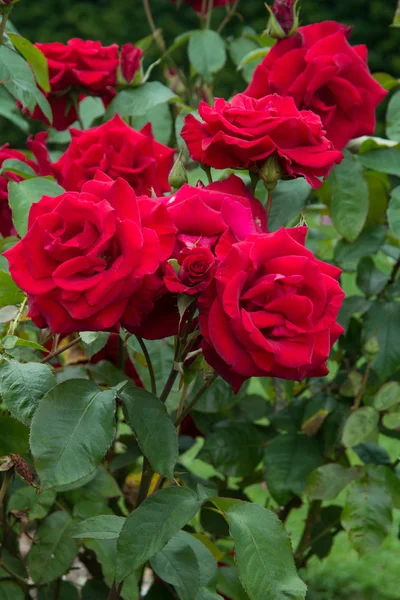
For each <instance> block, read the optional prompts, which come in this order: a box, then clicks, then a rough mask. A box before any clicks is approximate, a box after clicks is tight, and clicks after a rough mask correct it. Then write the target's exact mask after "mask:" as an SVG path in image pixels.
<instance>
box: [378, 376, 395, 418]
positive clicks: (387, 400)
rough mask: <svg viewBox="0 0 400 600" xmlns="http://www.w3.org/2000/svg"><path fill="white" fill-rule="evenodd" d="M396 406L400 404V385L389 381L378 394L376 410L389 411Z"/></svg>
mask: <svg viewBox="0 0 400 600" xmlns="http://www.w3.org/2000/svg"><path fill="white" fill-rule="evenodd" d="M396 404H400V383H398V382H397V381H389V382H388V383H385V384H384V385H383V386H382V387H381V388H380V389H379V390H378V391H377V393H376V395H375V398H374V406H375V408H376V410H379V411H380V410H387V409H388V408H391V407H392V406H395V405H396Z"/></svg>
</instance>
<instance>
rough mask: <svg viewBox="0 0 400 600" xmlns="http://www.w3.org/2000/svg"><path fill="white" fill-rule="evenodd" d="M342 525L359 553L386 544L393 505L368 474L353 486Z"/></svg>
mask: <svg viewBox="0 0 400 600" xmlns="http://www.w3.org/2000/svg"><path fill="white" fill-rule="evenodd" d="M341 520H342V525H343V527H344V528H345V529H346V531H347V532H348V533H349V538H350V542H351V543H352V545H353V546H354V548H355V549H356V550H357V551H358V552H359V553H360V554H367V553H368V552H371V551H372V550H374V549H375V548H377V547H378V546H380V544H381V543H382V542H383V541H384V539H385V538H386V537H387V535H388V534H389V532H390V529H391V526H392V504H391V500H390V496H389V494H388V492H387V491H386V489H385V488H384V487H383V486H382V484H381V483H380V482H378V481H375V480H374V479H373V478H372V477H371V476H369V475H365V477H363V478H362V479H360V480H359V481H353V483H352V484H351V485H350V487H349V490H348V494H347V499H346V502H345V505H344V507H343V512H342V518H341Z"/></svg>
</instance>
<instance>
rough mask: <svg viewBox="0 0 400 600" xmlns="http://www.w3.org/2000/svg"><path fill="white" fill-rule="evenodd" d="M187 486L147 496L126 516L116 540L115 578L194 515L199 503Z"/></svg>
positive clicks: (159, 547) (143, 559)
mask: <svg viewBox="0 0 400 600" xmlns="http://www.w3.org/2000/svg"><path fill="white" fill-rule="evenodd" d="M201 504H202V503H201V501H200V500H199V499H198V497H197V495H196V494H195V493H194V492H193V491H192V490H189V489H188V488H178V487H173V488H167V489H164V490H160V491H159V492H155V493H154V494H152V495H151V496H149V497H148V498H147V499H146V500H145V501H144V502H143V504H141V505H140V506H139V508H137V509H136V510H134V511H133V512H132V513H131V514H130V515H129V516H128V517H127V519H126V521H125V524H124V526H123V528H122V532H121V535H120V537H119V539H118V542H117V549H118V552H117V578H118V581H122V580H123V579H125V578H126V577H127V576H128V575H130V573H132V572H133V571H135V569H137V568H138V567H140V566H141V565H143V564H144V563H145V562H146V561H147V560H148V559H149V558H151V557H152V556H154V555H155V554H156V553H157V552H159V551H160V550H162V548H163V547H164V546H165V545H166V544H167V542H168V541H169V540H170V539H171V538H172V536H173V535H175V534H176V533H177V532H178V531H180V530H181V529H182V527H184V526H185V525H186V524H187V523H188V522H189V521H190V520H191V519H193V517H194V516H195V515H196V513H197V512H198V510H199V509H200V507H201Z"/></svg>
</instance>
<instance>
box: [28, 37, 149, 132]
mask: <svg viewBox="0 0 400 600" xmlns="http://www.w3.org/2000/svg"><path fill="white" fill-rule="evenodd" d="M36 47H37V48H39V50H41V52H42V53H43V54H44V56H45V57H46V59H47V63H48V67H49V79H50V92H48V93H46V94H45V95H46V97H47V99H48V101H49V102H50V106H51V109H52V112H53V123H52V124H53V127H55V129H58V130H63V129H67V128H68V127H69V126H70V125H71V124H72V123H74V121H76V120H77V119H78V114H77V103H78V101H79V100H82V99H83V98H84V97H85V96H87V95H90V96H99V97H100V98H101V99H102V100H103V103H104V105H105V106H107V105H108V104H109V103H110V101H111V100H112V98H113V97H114V96H115V93H116V92H115V87H116V85H117V70H118V67H119V66H120V67H121V72H122V75H123V76H124V78H125V80H126V81H127V82H128V83H130V82H131V81H132V80H133V78H134V75H135V73H136V72H137V71H138V70H139V68H140V61H141V58H142V55H143V51H142V50H141V49H140V48H136V47H135V46H133V45H132V44H125V45H124V46H123V47H122V49H121V54H120V56H119V51H118V46H117V44H112V45H111V46H102V45H101V43H100V42H95V41H91V40H86V41H85V40H81V39H78V38H74V39H72V40H69V42H67V44H66V45H65V44H61V43H60V42H52V43H47V44H36ZM28 114H29V113H28ZM29 116H30V117H31V118H33V119H39V120H41V121H43V122H45V123H47V124H48V122H47V119H46V117H45V116H44V114H43V113H42V111H41V110H40V108H39V107H38V106H36V108H35V110H34V111H33V113H32V114H29Z"/></svg>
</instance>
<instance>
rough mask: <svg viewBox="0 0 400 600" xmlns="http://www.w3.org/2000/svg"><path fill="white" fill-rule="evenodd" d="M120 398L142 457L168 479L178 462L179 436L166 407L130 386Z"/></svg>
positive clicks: (121, 393) (120, 394)
mask: <svg viewBox="0 0 400 600" xmlns="http://www.w3.org/2000/svg"><path fill="white" fill-rule="evenodd" d="M119 397H120V398H121V400H122V401H123V403H124V406H125V413H126V416H127V421H128V423H129V425H130V426H131V427H132V429H133V431H134V432H135V435H136V438H137V441H138V443H139V446H140V448H141V450H142V452H143V454H144V455H145V456H146V457H147V458H148V459H149V461H150V463H151V465H152V467H153V469H154V470H155V471H156V472H157V473H160V474H162V475H165V477H168V478H170V479H171V478H172V477H173V475H174V468H175V465H176V461H177V460H178V436H177V433H176V428H175V426H174V424H173V422H172V420H171V418H170V416H169V414H168V413H167V410H166V408H165V405H164V404H163V403H162V402H161V401H160V400H159V399H158V398H157V396H154V395H153V394H151V393H150V392H148V391H146V390H144V389H141V388H138V387H136V386H135V385H133V384H129V385H127V386H126V387H124V388H123V389H122V391H121V392H119Z"/></svg>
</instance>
